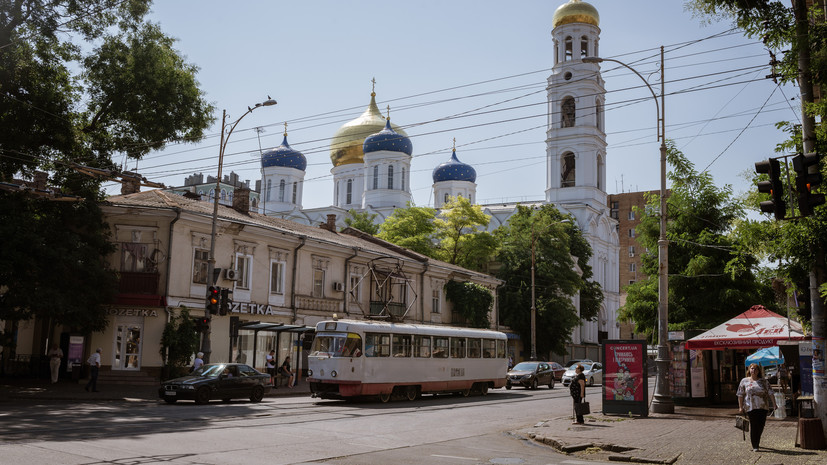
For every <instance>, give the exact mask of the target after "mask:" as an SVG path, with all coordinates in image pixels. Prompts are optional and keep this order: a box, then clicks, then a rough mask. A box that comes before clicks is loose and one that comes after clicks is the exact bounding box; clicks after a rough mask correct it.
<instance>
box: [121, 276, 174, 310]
mask: <svg viewBox="0 0 827 465" xmlns="http://www.w3.org/2000/svg"><path fill="white" fill-rule="evenodd" d="M119 276H120V280H119V282H118V295H117V297H115V303H116V304H121V305H143V306H151V307H156V306H163V305H165V299H164V296H162V295H160V294H159V293H158V281H160V277H161V275H160V274H159V273H135V272H127V271H122V272H121V273H120V274H119Z"/></svg>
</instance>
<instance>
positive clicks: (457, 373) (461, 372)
mask: <svg viewBox="0 0 827 465" xmlns="http://www.w3.org/2000/svg"><path fill="white" fill-rule="evenodd" d="M463 376H465V368H451V377H452V378H457V377H463Z"/></svg>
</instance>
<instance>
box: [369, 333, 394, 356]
mask: <svg viewBox="0 0 827 465" xmlns="http://www.w3.org/2000/svg"><path fill="white" fill-rule="evenodd" d="M390 355H391V335H390V334H384V333H366V334H365V357H389V356H390Z"/></svg>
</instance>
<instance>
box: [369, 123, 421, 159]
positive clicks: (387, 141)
mask: <svg viewBox="0 0 827 465" xmlns="http://www.w3.org/2000/svg"><path fill="white" fill-rule="evenodd" d="M380 150H387V151H388V152H402V153H405V154H407V155H408V156H410V155H411V154H412V153H413V144H411V140H410V139H408V137H407V136H405V135H404V134H399V133H398V132H396V131H394V130H393V128H392V127H391V119H390V118H388V119H387V122H386V123H385V129H383V130H381V131H379V132H377V133H376V134H371V135H370V136H368V137H367V138H366V139H365V143H364V144H363V145H362V152H364V153H371V152H379V151H380Z"/></svg>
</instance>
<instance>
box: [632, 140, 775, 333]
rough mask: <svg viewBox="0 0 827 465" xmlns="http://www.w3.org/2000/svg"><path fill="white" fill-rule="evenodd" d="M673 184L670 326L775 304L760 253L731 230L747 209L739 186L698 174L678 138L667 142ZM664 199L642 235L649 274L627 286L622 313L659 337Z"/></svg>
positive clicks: (691, 325) (654, 203) (644, 222)
mask: <svg viewBox="0 0 827 465" xmlns="http://www.w3.org/2000/svg"><path fill="white" fill-rule="evenodd" d="M667 160H668V162H669V164H670V165H671V166H672V169H671V170H670V171H669V179H670V182H671V186H672V188H671V191H670V194H669V198H668V199H667V213H668V218H669V221H668V222H667V231H666V235H667V239H668V240H669V327H670V328H671V329H700V328H710V327H713V326H716V325H717V324H719V323H721V322H722V321H725V320H727V319H729V318H731V317H733V316H735V315H737V314H739V313H741V312H744V311H746V310H747V309H748V308H750V307H751V306H752V305H755V304H764V305H766V306H769V307H772V301H773V296H772V290H771V289H770V288H769V286H767V285H762V284H761V283H759V282H758V280H757V279H756V272H757V271H758V260H757V259H756V257H755V256H754V255H753V254H751V253H750V252H749V249H748V247H745V246H744V244H741V243H739V242H738V240H737V239H738V237H737V235H732V234H730V231H731V230H732V228H733V226H734V224H735V223H736V222H737V221H740V220H741V219H742V218H743V217H744V216H745V213H744V210H743V207H742V204H741V202H740V201H739V200H738V199H734V198H733V195H732V188H731V187H730V186H729V185H727V186H724V187H723V188H718V187H716V186H715V185H714V184H713V182H712V176H711V175H710V174H709V173H708V172H704V173H697V172H696V171H695V169H694V166H693V164H692V163H691V162H689V161H688V160H687V159H686V157H685V156H684V155H683V154H682V153H681V152H680V151H678V150H677V149H675V147H674V144H673V143H671V142H669V143H668V144H667ZM658 205H659V199H658V197H657V196H656V195H653V196H651V198H650V199H649V201H648V206H649V208H647V210H646V211H644V212H640V213H642V219H641V222H640V225H639V226H638V227H637V230H636V234H635V236H636V237H637V240H638V243H639V244H640V245H641V247H642V248H643V250H646V251H648V252H645V253H644V254H643V256H642V257H641V261H642V268H643V272H644V273H645V274H646V276H647V278H646V279H644V280H640V281H637V282H635V283H634V284H632V285H630V286H629V287H627V297H626V303H625V304H624V305H623V306H622V307H621V308H620V315H619V317H620V318H622V319H631V320H633V321H634V322H635V325H636V332H639V333H644V334H646V335H647V337H648V338H649V340H650V341H654V339H655V335H656V333H657V306H658V253H657V250H658V246H657V243H658V238H659V236H660V219H659V216H658V214H657V212H658Z"/></svg>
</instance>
